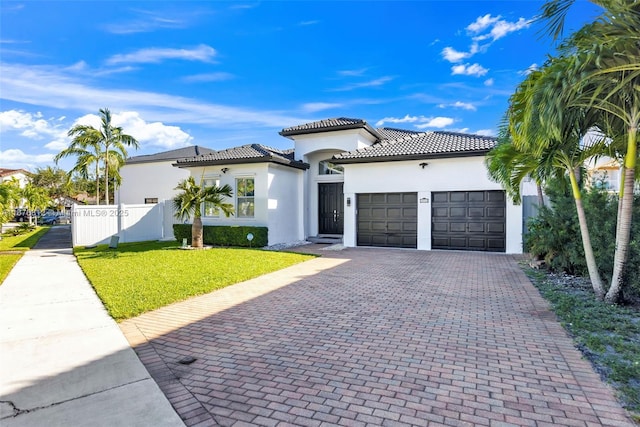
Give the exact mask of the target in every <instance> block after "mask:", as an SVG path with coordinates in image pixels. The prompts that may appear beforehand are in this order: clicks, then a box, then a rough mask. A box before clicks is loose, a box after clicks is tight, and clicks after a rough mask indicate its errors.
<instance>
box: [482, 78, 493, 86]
mask: <svg viewBox="0 0 640 427" xmlns="http://www.w3.org/2000/svg"><path fill="white" fill-rule="evenodd" d="M493 83H494V81H493V79H487V80H485V81H484V85H485V86H493Z"/></svg>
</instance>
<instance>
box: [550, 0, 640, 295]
mask: <svg viewBox="0 0 640 427" xmlns="http://www.w3.org/2000/svg"><path fill="white" fill-rule="evenodd" d="M573 2H574V1H573V0H552V1H548V2H547V3H546V4H545V7H544V8H543V13H542V15H541V19H543V20H545V21H546V22H547V23H548V29H549V31H550V32H551V33H552V34H553V35H554V37H556V38H557V37H559V34H561V31H562V26H563V24H564V19H565V16H566V14H567V13H568V10H569V8H570V6H571V5H572V4H573ZM594 3H596V4H598V5H600V6H602V7H603V13H602V14H601V16H600V17H599V18H598V19H597V20H596V21H595V22H593V23H591V24H588V25H586V26H584V27H583V28H582V29H580V30H579V31H578V32H576V33H575V34H573V35H572V36H571V37H570V38H569V40H568V41H567V42H566V43H565V44H564V46H563V47H561V52H564V53H565V54H567V53H568V54H571V57H572V62H571V64H570V67H571V68H572V69H573V70H574V71H575V70H580V71H581V72H582V74H583V78H582V79H580V80H579V81H576V82H575V83H576V86H575V87H573V88H571V90H570V91H568V92H569V93H570V95H569V98H571V99H570V100H569V102H570V104H571V105H574V106H577V107H581V108H588V109H594V110H598V111H600V113H601V115H602V116H603V117H605V118H606V119H605V121H606V122H607V124H605V125H603V126H602V127H601V129H603V130H608V131H611V129H612V128H615V129H617V130H618V132H619V129H620V128H622V129H623V131H622V132H623V133H624V134H625V135H626V144H624V145H623V146H622V147H620V148H619V150H618V153H617V155H616V156H615V157H618V158H622V159H623V162H622V174H621V187H620V197H619V209H618V212H619V215H618V222H617V227H616V250H615V256H614V266H613V267H614V269H613V274H612V278H611V286H610V287H609V290H608V292H607V294H606V296H605V300H606V301H607V302H617V301H618V299H619V297H620V293H621V290H622V285H623V283H622V279H623V273H624V270H625V268H626V263H627V258H628V252H629V244H630V231H631V223H632V210H633V188H634V183H635V181H636V176H635V169H636V167H637V166H638V162H639V160H638V156H639V151H640V150H638V126H639V125H640V49H639V48H638V46H639V45H640V33H639V32H638V28H640V3H638V2H637V1H633V0H599V1H594ZM566 93H567V92H565V93H564V95H566ZM576 94H578V96H576ZM615 122H617V123H615ZM612 123H614V124H613V126H611V124H612ZM610 136H612V137H613V138H614V139H616V138H617V137H619V136H620V134H619V133H617V134H614V135H610Z"/></svg>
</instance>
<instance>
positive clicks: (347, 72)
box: [338, 68, 369, 77]
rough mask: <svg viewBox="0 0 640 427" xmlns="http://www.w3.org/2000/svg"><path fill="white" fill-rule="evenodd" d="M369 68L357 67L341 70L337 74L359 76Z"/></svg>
mask: <svg viewBox="0 0 640 427" xmlns="http://www.w3.org/2000/svg"><path fill="white" fill-rule="evenodd" d="M367 70H369V69H368V68H359V69H357V70H341V71H338V74H339V75H341V76H345V77H360V76H362V75H364V73H366V72H367Z"/></svg>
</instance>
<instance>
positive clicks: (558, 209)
mask: <svg viewBox="0 0 640 427" xmlns="http://www.w3.org/2000/svg"><path fill="white" fill-rule="evenodd" d="M546 191H547V194H548V196H549V199H550V207H548V208H547V207H545V208H541V209H540V210H539V212H538V216H537V217H535V218H532V219H531V220H530V221H529V233H528V234H527V235H526V236H525V248H526V250H527V251H528V252H530V253H531V254H532V255H534V256H541V257H544V259H545V261H546V263H547V265H548V266H549V268H550V269H551V270H554V271H564V272H567V273H569V274H574V275H581V276H586V275H587V274H588V273H587V265H586V262H585V259H584V250H583V247H582V236H581V235H580V227H579V224H578V216H577V213H576V208H575V202H574V200H573V197H572V195H571V193H569V192H568V191H566V189H565V188H564V185H563V184H558V183H555V184H553V185H550V186H549V187H548V188H547V189H546ZM582 201H583V206H584V209H585V214H586V216H587V223H588V225H589V234H590V237H591V245H592V246H593V251H594V255H595V258H596V262H597V264H598V270H599V271H600V274H601V276H602V279H603V281H604V282H605V286H606V287H608V285H609V281H610V280H611V275H612V273H613V258H614V254H615V236H616V221H617V215H618V196H617V195H615V194H609V193H607V192H606V191H605V190H602V189H601V187H600V186H598V185H595V186H593V187H592V188H591V189H590V190H588V191H584V192H583V199H582ZM633 210H634V211H633V219H634V222H633V223H632V227H631V241H630V245H629V258H628V261H627V266H626V269H625V271H624V274H623V281H624V285H623V290H622V297H623V300H625V301H627V302H632V303H636V304H640V223H638V221H640V195H637V196H636V197H635V201H634V205H633Z"/></svg>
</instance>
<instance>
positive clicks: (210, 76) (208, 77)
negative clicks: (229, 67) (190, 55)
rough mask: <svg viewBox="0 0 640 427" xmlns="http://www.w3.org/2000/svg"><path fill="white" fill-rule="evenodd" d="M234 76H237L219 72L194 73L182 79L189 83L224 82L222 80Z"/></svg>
mask: <svg viewBox="0 0 640 427" xmlns="http://www.w3.org/2000/svg"><path fill="white" fill-rule="evenodd" d="M234 78H235V76H234V75H233V74H231V73H225V72H218V73H206V74H194V75H192V76H186V77H184V78H183V79H182V80H183V81H185V82H188V83H199V82H222V81H225V80H231V79H234Z"/></svg>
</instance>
